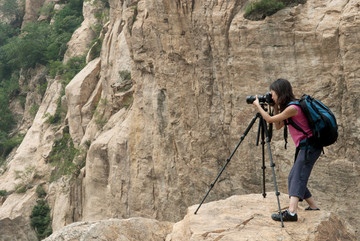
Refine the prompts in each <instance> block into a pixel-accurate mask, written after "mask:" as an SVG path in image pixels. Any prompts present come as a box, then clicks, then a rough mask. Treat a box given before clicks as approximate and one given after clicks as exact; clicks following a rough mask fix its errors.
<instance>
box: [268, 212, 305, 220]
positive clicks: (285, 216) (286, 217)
mask: <svg viewBox="0 0 360 241" xmlns="http://www.w3.org/2000/svg"><path fill="white" fill-rule="evenodd" d="M280 215H282V219H283V221H284V222H294V221H297V220H298V216H297V214H296V213H295V215H294V216H292V215H291V214H290V213H289V211H288V210H285V211H283V212H282V213H281V214H280V213H274V214H273V215H271V218H272V219H273V220H275V221H281V216H280Z"/></svg>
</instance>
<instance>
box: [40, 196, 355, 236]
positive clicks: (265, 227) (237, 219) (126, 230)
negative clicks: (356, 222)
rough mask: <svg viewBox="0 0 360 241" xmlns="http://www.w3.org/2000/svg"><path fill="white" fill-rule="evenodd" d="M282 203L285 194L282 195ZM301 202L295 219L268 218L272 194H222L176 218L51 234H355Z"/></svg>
mask: <svg viewBox="0 0 360 241" xmlns="http://www.w3.org/2000/svg"><path fill="white" fill-rule="evenodd" d="M279 198H280V203H281V207H282V208H287V204H288V198H287V196H286V195H285V194H281V195H280V197H279ZM303 205H305V204H301V205H300V207H299V211H298V215H299V221H298V222H285V223H284V227H282V226H281V223H280V222H275V221H272V220H271V218H270V215H271V214H272V213H274V212H276V211H277V209H278V204H277V199H276V196H275V195H274V194H271V193H269V194H268V195H267V197H266V198H263V196H262V195H261V194H249V195H241V196H232V197H230V198H227V199H225V200H220V201H214V202H210V203H206V204H204V205H203V206H202V207H201V208H200V210H199V211H198V213H197V214H196V215H195V214H194V211H195V210H196V208H197V207H198V206H197V205H194V206H192V207H190V208H188V212H187V214H186V216H185V217H184V219H183V220H181V221H180V222H178V223H175V224H174V223H169V222H160V221H157V220H154V219H146V218H140V217H139V218H130V219H123V220H120V219H111V220H104V221H96V222H95V221H94V222H79V223H73V224H71V225H68V226H66V227H64V228H63V229H61V230H59V231H57V232H55V233H53V234H52V235H51V236H50V237H48V238H47V239H45V240H46V241H52V240H54V241H55V240H68V241H70V240H79V241H82V240H84V241H85V240H86V241H91V240H148V241H150V240H154V241H155V240H156V241H157V240H159V241H160V240H162V241H163V240H166V241H185V240H207V241H215V240H227V241H231V240H234V241H239V240H298V241H301V240H356V233H355V231H354V229H353V227H351V226H350V225H349V224H348V223H347V222H346V221H344V220H343V219H342V218H341V217H338V216H336V215H335V214H334V213H332V212H331V211H330V210H321V211H305V210H304V208H305V206H303Z"/></svg>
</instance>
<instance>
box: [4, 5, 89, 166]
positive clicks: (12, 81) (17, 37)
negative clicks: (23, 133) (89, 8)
mask: <svg viewBox="0 0 360 241" xmlns="http://www.w3.org/2000/svg"><path fill="white" fill-rule="evenodd" d="M8 2H9V3H8ZM10 2H11V3H12V4H16V2H14V1H5V3H4V4H5V6H7V7H6V8H2V9H1V11H2V12H3V15H9V14H11V13H9V12H7V10H8V9H19V6H12V5H11V6H12V7H9V6H8V5H9V4H10ZM82 5H83V0H69V1H67V4H66V5H65V6H64V7H63V8H62V10H60V11H58V12H54V11H55V10H54V8H52V9H51V8H50V10H49V8H46V9H47V10H46V11H45V10H44V9H45V8H43V9H42V14H44V12H46V14H48V16H50V18H49V20H46V21H39V22H34V23H28V24H26V25H25V26H24V27H23V28H22V29H20V25H19V24H18V21H16V22H15V23H10V24H4V23H0V164H1V163H2V162H3V161H4V159H5V158H6V156H7V155H8V154H9V153H10V152H11V150H12V149H13V148H14V147H15V146H16V145H18V144H19V143H21V139H19V137H18V136H10V138H9V135H10V133H11V131H12V129H13V128H14V127H15V124H16V121H17V120H16V118H15V117H14V115H13V113H12V112H11V110H10V109H9V103H10V102H11V101H12V100H13V99H15V98H21V97H23V99H25V97H24V96H23V95H24V94H23V95H20V93H24V92H25V96H26V86H25V90H24V89H21V87H20V86H19V77H20V73H26V70H28V69H31V68H34V67H35V66H36V65H37V64H41V65H44V66H47V68H48V69H50V73H51V75H52V76H55V75H57V74H60V75H64V76H65V80H69V79H71V78H72V77H73V76H74V75H75V74H76V73H77V72H78V71H79V70H80V69H82V68H83V66H84V62H85V58H84V57H82V58H77V59H76V60H73V61H69V62H70V64H67V65H63V64H62V60H63V57H64V54H65V51H66V49H67V45H66V44H67V42H68V41H69V40H70V38H71V36H72V34H73V32H74V31H75V30H76V29H77V28H78V27H79V25H80V24H81V22H82V21H83V15H82ZM16 13H17V14H16V16H18V15H19V14H18V11H17V12H16ZM17 18H21V19H22V17H20V16H19V17H17ZM51 18H52V19H53V23H50V19H51ZM25 84H26V83H25ZM43 84H44V83H39V85H41V86H43ZM45 84H46V83H45ZM23 88H24V87H23ZM42 89H43V90H44V89H46V86H44V87H42ZM42 93H44V91H42ZM23 102H25V101H23ZM19 140H20V141H19Z"/></svg>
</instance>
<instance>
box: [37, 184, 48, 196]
mask: <svg viewBox="0 0 360 241" xmlns="http://www.w3.org/2000/svg"><path fill="white" fill-rule="evenodd" d="M36 193H37V195H38V197H39V198H44V197H46V192H45V190H44V188H43V187H42V186H41V185H39V186H37V187H36Z"/></svg>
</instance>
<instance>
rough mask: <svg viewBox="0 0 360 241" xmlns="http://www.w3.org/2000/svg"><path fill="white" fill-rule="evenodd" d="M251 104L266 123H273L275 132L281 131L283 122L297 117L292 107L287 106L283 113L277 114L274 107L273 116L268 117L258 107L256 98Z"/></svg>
mask: <svg viewBox="0 0 360 241" xmlns="http://www.w3.org/2000/svg"><path fill="white" fill-rule="evenodd" d="M253 104H254V105H255V106H256V107H257V109H258V110H259V112H260V114H261V116H262V117H263V118H264V119H265V120H266V122H268V123H275V128H276V129H277V130H279V129H281V128H282V127H283V126H284V120H286V119H288V118H290V117H293V116H295V115H297V109H296V108H295V107H293V106H288V107H287V108H286V109H285V110H284V111H283V112H280V113H279V109H278V107H277V106H276V105H275V106H274V110H275V115H274V116H270V115H269V113H267V112H266V111H265V110H264V109H263V108H262V107H261V105H260V103H259V99H258V98H257V96H256V100H255V101H254V102H253Z"/></svg>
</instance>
